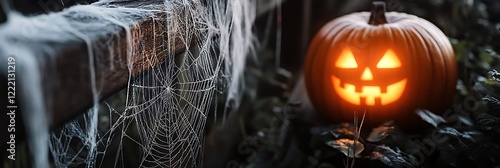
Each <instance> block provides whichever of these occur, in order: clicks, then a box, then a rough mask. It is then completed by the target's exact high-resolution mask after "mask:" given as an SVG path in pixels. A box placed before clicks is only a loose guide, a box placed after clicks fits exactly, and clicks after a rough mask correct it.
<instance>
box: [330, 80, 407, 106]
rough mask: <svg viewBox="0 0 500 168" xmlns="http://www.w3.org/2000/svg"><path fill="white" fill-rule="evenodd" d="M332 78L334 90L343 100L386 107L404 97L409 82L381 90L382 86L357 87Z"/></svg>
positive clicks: (391, 85) (404, 81)
mask: <svg viewBox="0 0 500 168" xmlns="http://www.w3.org/2000/svg"><path fill="white" fill-rule="evenodd" d="M331 77H332V82H333V88H334V89H335V92H337V94H338V95H339V96H340V97H341V98H342V99H344V100H345V101H347V102H349V103H352V104H355V105H362V104H364V105H368V106H375V105H376V104H380V105H386V104H390V103H392V102H395V101H397V100H398V99H399V98H400V97H401V95H403V92H404V90H405V87H406V81H407V79H403V80H400V81H398V82H396V83H393V84H390V85H388V86H386V87H385V88H381V86H358V87H356V85H353V84H350V83H345V82H342V81H341V80H340V79H339V78H337V77H335V76H331ZM363 100H364V101H363Z"/></svg>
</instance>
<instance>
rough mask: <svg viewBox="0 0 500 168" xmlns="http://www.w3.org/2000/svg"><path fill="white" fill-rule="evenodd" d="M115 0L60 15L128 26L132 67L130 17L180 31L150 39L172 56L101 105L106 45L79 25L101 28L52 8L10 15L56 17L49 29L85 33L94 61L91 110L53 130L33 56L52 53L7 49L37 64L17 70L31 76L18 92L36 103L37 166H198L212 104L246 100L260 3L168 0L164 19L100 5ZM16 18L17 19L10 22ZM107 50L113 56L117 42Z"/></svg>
mask: <svg viewBox="0 0 500 168" xmlns="http://www.w3.org/2000/svg"><path fill="white" fill-rule="evenodd" d="M110 2H112V1H109V0H107V1H101V2H97V3H96V4H92V5H79V6H74V7H71V8H69V9H67V10H65V11H63V12H64V13H66V14H67V15H65V16H66V17H77V18H80V19H85V18H89V17H90V18H94V19H96V18H97V19H99V20H100V23H99V24H100V25H99V27H101V28H102V27H109V28H116V27H121V28H124V29H125V30H126V35H127V53H119V54H126V55H127V59H128V62H129V65H128V67H129V71H131V69H132V63H131V61H130V60H131V58H132V53H134V51H135V50H138V49H137V48H133V47H132V46H136V45H135V44H141V45H146V44H142V41H141V39H139V38H138V35H137V34H134V33H132V32H131V31H130V30H129V27H130V26H131V25H132V24H133V22H132V21H131V20H130V19H127V18H133V17H139V16H140V17H144V16H147V17H152V18H153V19H154V20H155V21H158V22H172V23H179V24H178V27H174V28H175V29H176V31H165V32H163V33H166V36H164V34H161V35H155V37H158V38H162V40H161V41H162V42H161V43H160V44H157V43H155V44H153V45H155V47H154V48H158V47H160V48H163V50H164V51H166V52H164V53H166V54H168V55H167V56H166V58H167V59H166V60H165V61H164V62H163V63H162V64H161V65H158V66H155V67H148V68H150V70H148V72H146V73H144V74H142V75H141V76H140V77H138V78H132V77H130V76H129V84H128V86H127V88H126V89H124V90H123V91H121V92H120V93H118V94H115V95H114V96H112V97H111V98H109V99H107V100H106V101H104V102H100V101H99V97H100V96H99V94H100V90H99V88H97V87H96V81H98V80H96V75H95V67H96V66H106V65H102V64H100V63H99V58H100V57H102V53H100V52H102V51H101V50H99V49H97V48H96V46H97V45H96V44H93V43H92V42H91V41H90V40H89V39H90V37H88V36H87V35H86V33H85V32H82V31H79V30H81V29H82V28H81V27H85V28H86V29H90V30H92V28H93V27H96V26H97V25H92V24H90V25H89V23H85V22H81V23H71V24H69V22H65V19H67V18H58V15H53V14H47V15H45V16H40V17H36V18H27V17H24V16H20V15H19V14H16V13H9V16H8V17H10V18H9V19H8V20H9V22H11V21H12V20H15V21H19V22H26V23H25V24H24V25H31V24H33V23H34V22H43V21H47V20H50V21H51V24H53V25H51V26H48V27H50V28H57V29H55V30H52V31H61V32H66V33H67V34H70V35H71V36H77V37H79V38H81V39H83V40H84V41H85V42H86V43H87V46H88V48H87V50H88V53H90V54H89V62H91V63H93V62H94V59H95V60H96V62H97V63H96V65H92V64H91V66H90V68H89V71H90V73H91V81H89V85H91V86H92V91H93V95H94V96H93V97H94V98H93V102H94V106H93V107H92V108H90V109H89V110H88V112H86V113H85V114H83V116H81V117H79V119H75V120H72V121H70V122H68V123H66V124H64V125H63V126H62V127H61V128H60V129H58V130H55V131H53V132H49V126H48V125H49V124H48V123H49V121H48V120H47V119H46V118H48V117H47V116H45V115H44V114H46V113H45V111H48V109H50V107H45V106H44V105H43V104H45V102H44V100H43V99H42V97H43V96H42V91H41V90H42V86H41V85H40V83H41V79H40V77H39V76H38V77H37V76H36V74H37V73H36V72H37V70H38V68H39V67H37V66H36V65H37V63H36V62H43V61H44V60H42V58H37V57H36V55H37V53H39V52H40V51H43V53H45V54H47V55H49V56H50V55H55V53H52V52H51V51H50V50H49V49H46V48H37V49H35V50H32V51H27V52H26V53H24V50H23V49H22V48H19V49H16V47H13V46H11V47H13V49H11V50H9V51H4V52H6V53H2V54H1V55H24V56H23V57H21V58H22V59H23V61H24V62H32V64H26V65H23V66H21V67H20V68H21V69H25V71H26V73H23V74H22V75H19V76H22V77H23V79H19V80H25V81H28V80H29V81H30V82H23V83H29V84H25V85H23V86H20V88H21V89H26V90H27V91H26V92H29V95H30V96H26V97H30V98H29V99H30V100H29V101H30V102H32V103H30V104H29V105H27V107H28V108H26V109H27V110H25V111H26V113H27V114H26V115H25V117H24V120H25V121H26V123H27V132H28V143H29V146H30V149H31V151H32V153H33V156H34V166H35V167H51V166H49V165H52V166H55V167H74V166H78V167H82V166H84V167H139V166H140V167H202V159H203V158H202V157H203V144H204V131H205V124H206V120H207V116H208V115H211V113H212V112H214V111H216V110H217V109H219V107H217V106H216V105H217V104H218V103H219V102H221V101H223V102H225V103H224V104H225V106H226V108H224V109H228V107H233V108H235V107H238V105H239V102H240V97H239V95H240V94H239V92H240V90H241V88H242V85H241V83H240V81H241V79H242V74H243V68H244V65H245V60H246V57H247V56H248V55H252V54H253V49H254V45H255V41H254V35H253V33H252V25H253V21H254V19H255V18H254V17H255V4H254V2H253V1H251V0H236V1H233V0H228V1H226V0H210V1H202V0H165V1H164V3H163V6H160V7H156V8H157V9H159V10H163V11H164V12H165V13H166V14H167V17H166V18H157V17H156V16H155V15H154V14H153V13H154V12H153V11H152V10H145V9H131V8H105V7H102V6H103V4H107V3H110ZM104 6H105V5H104ZM16 24H19V23H8V24H7V25H16ZM39 24H40V23H39ZM103 25H104V26H103ZM35 26H37V25H35ZM38 27H43V26H39V25H38ZM45 27H47V25H45ZM6 29H7V30H9V28H6ZM10 29H11V30H14V29H15V27H11V28H10ZM4 30H5V29H4ZM2 32H3V33H4V34H5V33H6V32H8V31H0V34H2ZM6 36H7V35H6ZM116 36H117V38H119V35H116ZM177 40H180V41H181V42H182V44H183V45H185V47H186V48H187V50H186V51H185V52H183V53H181V54H178V55H176V54H175V51H174V49H175V47H174V45H175V44H176V43H178V41H177ZM35 41H36V40H35ZM8 42H9V41H8V39H7V40H6V41H5V40H0V46H2V45H3V46H9V44H7V43H8ZM147 45H151V44H147ZM103 51H104V50H103ZM107 52H112V48H111V47H110V48H109V49H108V50H107ZM20 53H21V54H20ZM164 53H162V54H164ZM152 54H160V53H152ZM153 59H154V57H153ZM152 62H156V61H152ZM28 74H35V75H28ZM33 85H36V86H33ZM68 94H69V93H68ZM35 109H37V110H35ZM213 114H216V113H213ZM224 114H225V113H224ZM47 144H48V145H47ZM47 153H49V156H48V155H47Z"/></svg>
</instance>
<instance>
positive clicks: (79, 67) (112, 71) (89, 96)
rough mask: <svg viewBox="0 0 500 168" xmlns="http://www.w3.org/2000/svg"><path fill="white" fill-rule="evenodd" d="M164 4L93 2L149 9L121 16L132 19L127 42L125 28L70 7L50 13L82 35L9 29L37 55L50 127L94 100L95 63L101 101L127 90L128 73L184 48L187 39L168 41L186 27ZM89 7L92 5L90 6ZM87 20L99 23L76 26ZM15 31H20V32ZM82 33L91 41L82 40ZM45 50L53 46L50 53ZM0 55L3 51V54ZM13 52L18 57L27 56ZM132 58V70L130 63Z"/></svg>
mask: <svg viewBox="0 0 500 168" xmlns="http://www.w3.org/2000/svg"><path fill="white" fill-rule="evenodd" d="M163 3H164V2H163V1H161V0H155V1H138V2H120V3H112V4H94V5H95V6H98V7H107V8H109V9H112V8H117V7H127V8H134V10H139V9H145V10H149V11H150V13H151V14H150V15H124V16H123V17H126V18H123V19H130V20H132V21H131V22H129V23H131V24H130V25H126V26H129V27H128V28H129V29H130V35H131V36H132V38H131V41H127V32H126V30H125V29H124V28H123V27H120V26H117V25H110V24H109V23H108V24H104V23H103V24H102V25H100V23H99V22H102V18H101V19H99V18H94V17H89V16H84V15H82V17H80V16H77V15H78V14H71V12H69V11H71V10H72V8H69V9H67V11H66V10H65V11H63V12H59V13H54V14H52V15H62V17H64V18H66V20H67V22H68V25H67V26H71V25H73V24H74V25H76V26H73V28H74V31H75V32H78V33H73V35H72V34H71V33H69V32H67V31H57V30H55V31H54V30H48V31H43V30H44V29H43V28H40V29H39V30H42V31H39V32H37V34H43V35H40V36H37V37H36V38H31V37H25V36H26V35H25V34H22V31H13V32H11V33H13V34H11V35H9V37H6V38H9V39H8V40H9V41H12V42H13V43H16V44H20V45H22V46H19V47H20V48H23V49H25V50H27V51H31V53H34V56H35V57H36V58H37V59H38V62H39V64H40V65H39V66H40V67H41V68H40V70H41V73H42V74H43V77H42V85H43V86H42V87H43V89H44V97H45V100H46V104H47V105H48V107H49V109H48V112H49V113H50V114H49V116H50V119H51V127H55V126H57V125H58V124H62V123H64V122H65V121H67V120H69V119H72V118H73V117H75V116H77V115H79V114H80V113H81V112H84V111H86V109H88V108H89V107H90V106H91V105H92V104H93V102H92V101H93V95H94V94H93V91H92V83H91V76H92V75H91V71H90V68H91V67H92V66H93V67H94V68H95V70H94V72H95V79H96V81H95V83H96V88H97V89H98V91H99V96H100V97H99V99H102V98H104V97H106V96H108V95H110V94H112V93H113V92H115V91H117V90H120V89H122V88H124V87H125V86H126V84H127V82H128V80H129V77H131V78H133V77H136V76H137V75H139V74H141V72H143V71H145V70H147V69H149V68H151V67H152V66H155V65H156V64H158V63H161V62H163V61H164V60H165V59H166V58H167V57H168V56H172V55H175V53H179V52H182V51H184V50H185V45H184V42H185V41H182V40H175V42H174V43H172V44H167V42H166V41H167V39H168V38H169V37H167V34H173V33H168V32H169V31H182V30H179V29H182V28H184V26H182V25H181V24H182V23H175V22H170V21H169V20H168V18H167V12H168V11H162V10H164V8H163ZM79 10H80V11H81V10H82V9H79ZM89 10H91V9H90V8H89ZM77 12H78V11H77ZM89 12H92V11H89ZM153 16H154V17H153ZM35 17H39V16H35ZM87 23H88V24H92V25H95V27H93V28H92V30H88V29H86V27H79V26H78V25H81V24H87ZM6 24H9V23H8V22H7V23H6ZM21 26H22V25H21ZM110 26H111V27H112V28H110ZM39 27H47V26H46V25H42V26H39ZM49 27H50V26H49ZM3 30H5V29H0V31H3ZM4 33H5V32H4ZM16 33H19V35H18V36H16V35H15V34H16ZM75 34H77V35H75ZM57 36H64V38H54V37H57ZM82 36H83V37H85V38H83V39H86V40H87V41H85V40H83V39H82ZM175 37H177V36H175ZM169 41H174V40H169ZM89 44H90V45H91V46H90V47H89V46H88V45H89ZM13 45H14V44H13ZM167 45H170V46H167ZM89 49H90V50H89ZM0 50H4V51H8V50H9V47H8V46H0ZM46 50H50V52H47V51H46ZM89 52H92V55H89ZM4 53H9V52H4ZM0 54H2V53H1V52H0ZM9 56H12V57H14V58H16V57H24V56H25V55H15V54H14V55H9ZM89 56H93V58H92V59H93V62H90V61H89V60H92V59H90V58H89ZM128 56H130V58H128ZM129 59H130V63H131V64H130V65H131V71H129V67H128V66H129V64H128V63H129V61H128V60H129ZM17 64H23V62H20V61H18V62H17ZM129 72H130V73H129ZM0 73H2V75H3V76H5V75H6V74H4V73H6V72H3V71H2V72H0ZM19 82H23V81H19ZM5 83H7V82H5ZM33 85H35V84H33ZM18 87H19V86H18ZM20 89H21V88H18V92H22V91H21V90H20ZM23 95H29V93H26V94H18V97H19V96H23ZM19 98H20V97H19ZM22 103H23V102H21V105H22Z"/></svg>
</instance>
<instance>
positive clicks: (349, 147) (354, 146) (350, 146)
mask: <svg viewBox="0 0 500 168" xmlns="http://www.w3.org/2000/svg"><path fill="white" fill-rule="evenodd" d="M326 144H327V145H329V146H331V147H333V148H335V149H337V150H339V151H340V152H342V153H343V154H344V155H346V156H348V157H351V158H354V157H356V158H358V157H359V154H360V153H361V152H363V150H365V146H364V145H363V144H362V143H361V142H359V141H356V142H355V141H354V140H352V139H347V138H342V139H337V140H334V141H328V142H326Z"/></svg>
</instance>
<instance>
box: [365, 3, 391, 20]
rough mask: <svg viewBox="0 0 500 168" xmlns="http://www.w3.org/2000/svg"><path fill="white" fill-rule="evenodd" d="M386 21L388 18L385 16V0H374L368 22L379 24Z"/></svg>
mask: <svg viewBox="0 0 500 168" xmlns="http://www.w3.org/2000/svg"><path fill="white" fill-rule="evenodd" d="M386 23H387V19H386V18H385V2H382V1H374V2H373V3H372V9H371V15H370V20H369V21H368V24H371V25H379V24H386Z"/></svg>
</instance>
